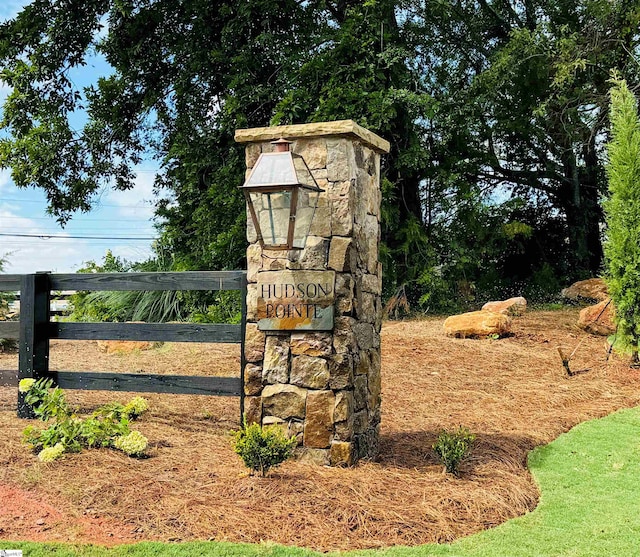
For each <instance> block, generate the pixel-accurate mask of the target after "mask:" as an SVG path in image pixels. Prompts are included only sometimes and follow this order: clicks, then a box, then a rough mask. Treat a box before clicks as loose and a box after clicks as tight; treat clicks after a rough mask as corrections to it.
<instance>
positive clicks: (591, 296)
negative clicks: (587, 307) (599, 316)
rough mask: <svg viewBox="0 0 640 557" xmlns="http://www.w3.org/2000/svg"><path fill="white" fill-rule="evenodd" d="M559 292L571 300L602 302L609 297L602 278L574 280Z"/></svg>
mask: <svg viewBox="0 0 640 557" xmlns="http://www.w3.org/2000/svg"><path fill="white" fill-rule="evenodd" d="M560 294H561V296H562V297H563V298H565V299H566V300H569V301H571V302H585V301H586V302H602V301H603V300H607V299H608V298H609V289H608V287H607V284H606V283H605V282H604V280H603V279H601V278H591V279H587V280H580V281H578V282H574V283H573V284H572V285H571V286H569V287H568V288H565V289H563V290H562V292H561V293H560Z"/></svg>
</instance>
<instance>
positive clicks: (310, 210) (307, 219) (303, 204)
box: [292, 188, 319, 249]
mask: <svg viewBox="0 0 640 557" xmlns="http://www.w3.org/2000/svg"><path fill="white" fill-rule="evenodd" d="M318 194H319V192H318V191H315V190H308V189H305V188H300V189H299V190H298V203H297V209H296V223H295V229H294V233H293V245H292V247H294V248H298V249H303V248H304V246H305V243H306V240H307V236H308V234H309V230H310V228H311V221H312V220H313V215H314V213H315V210H316V206H317V203H318Z"/></svg>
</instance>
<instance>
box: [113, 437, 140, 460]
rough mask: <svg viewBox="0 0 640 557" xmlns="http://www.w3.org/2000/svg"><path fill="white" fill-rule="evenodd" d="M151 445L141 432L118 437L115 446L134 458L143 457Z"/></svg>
mask: <svg viewBox="0 0 640 557" xmlns="http://www.w3.org/2000/svg"><path fill="white" fill-rule="evenodd" d="M148 444H149V442H148V440H147V438H146V437H145V436H144V435H142V433H140V432H139V431H132V432H130V433H128V434H127V435H122V436H120V437H116V439H115V441H114V443H113V446H114V448H116V449H120V450H121V451H122V452H123V453H125V454H128V455H129V456H132V457H138V458H139V457H143V456H145V451H146V450H147V445H148Z"/></svg>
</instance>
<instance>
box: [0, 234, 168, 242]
mask: <svg viewBox="0 0 640 557" xmlns="http://www.w3.org/2000/svg"><path fill="white" fill-rule="evenodd" d="M0 236H11V237H12V238H40V239H41V240H49V239H50V238H57V239H62V240H66V239H74V240H144V241H151V240H157V238H152V237H144V236H137V237H133V236H57V235H55V234H8V233H4V232H0Z"/></svg>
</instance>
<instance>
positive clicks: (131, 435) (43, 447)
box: [18, 379, 149, 462]
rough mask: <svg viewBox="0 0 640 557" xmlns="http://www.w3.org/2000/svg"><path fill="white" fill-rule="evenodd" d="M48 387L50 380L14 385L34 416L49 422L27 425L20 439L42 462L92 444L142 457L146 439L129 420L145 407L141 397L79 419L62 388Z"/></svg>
mask: <svg viewBox="0 0 640 557" xmlns="http://www.w3.org/2000/svg"><path fill="white" fill-rule="evenodd" d="M52 387H53V382H52V381H51V380H50V379H39V380H37V381H35V380H33V379H23V380H22V381H20V384H19V387H18V388H19V389H20V392H22V393H24V394H25V401H26V402H27V403H28V404H30V405H31V406H32V408H33V411H34V413H35V415H36V416H37V417H38V418H40V419H41V420H42V421H44V422H48V423H49V427H47V428H46V429H44V430H39V429H37V428H35V427H33V426H28V427H27V428H25V430H24V432H23V440H24V442H25V443H26V444H28V445H30V446H31V447H32V449H33V450H34V451H37V452H38V458H39V459H40V460H41V461H42V462H53V461H54V460H56V459H58V458H59V457H60V456H61V455H62V454H63V453H65V452H79V451H81V450H82V449H83V448H92V447H111V448H115V449H119V450H122V451H124V452H125V453H126V454H128V455H129V456H134V457H140V456H144V454H145V450H146V448H147V440H146V438H145V437H144V436H143V435H142V434H141V433H139V432H137V431H131V428H130V422H131V421H132V420H134V419H136V418H138V417H139V416H140V415H142V414H143V413H144V412H145V411H146V410H147V409H148V408H149V404H148V402H147V401H146V400H145V399H144V398H142V397H139V396H138V397H134V398H133V399H132V400H131V401H130V402H129V403H127V404H126V405H123V404H120V403H118V402H115V403H111V404H106V405H104V406H101V407H100V408H98V409H97V410H96V411H95V412H94V413H93V414H92V415H91V416H89V417H88V418H84V419H83V418H80V417H78V416H77V415H76V414H75V413H74V412H73V411H72V409H71V407H70V406H69V405H68V404H67V402H66V400H65V396H64V392H63V391H62V389H60V388H59V387H55V388H52ZM142 440H144V442H143V441H142Z"/></svg>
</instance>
